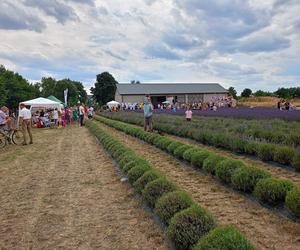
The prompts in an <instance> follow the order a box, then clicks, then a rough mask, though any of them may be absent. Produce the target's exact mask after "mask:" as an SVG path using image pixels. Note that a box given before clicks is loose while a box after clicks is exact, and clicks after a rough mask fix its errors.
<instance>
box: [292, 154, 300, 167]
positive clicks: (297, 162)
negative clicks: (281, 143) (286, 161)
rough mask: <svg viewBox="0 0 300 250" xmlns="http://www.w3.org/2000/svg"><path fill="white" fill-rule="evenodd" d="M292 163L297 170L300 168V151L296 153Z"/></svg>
mask: <svg viewBox="0 0 300 250" xmlns="http://www.w3.org/2000/svg"><path fill="white" fill-rule="evenodd" d="M292 165H293V167H294V168H296V170H298V171H299V170H300V152H298V153H295V155H294V157H293V163H292Z"/></svg>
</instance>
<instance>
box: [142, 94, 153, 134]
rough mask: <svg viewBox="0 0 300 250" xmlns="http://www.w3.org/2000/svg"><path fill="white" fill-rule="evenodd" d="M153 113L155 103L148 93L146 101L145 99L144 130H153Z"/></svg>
mask: <svg viewBox="0 0 300 250" xmlns="http://www.w3.org/2000/svg"><path fill="white" fill-rule="evenodd" d="M152 115H153V105H152V103H151V97H150V96H149V95H146V98H145V101H144V118H145V123H144V130H145V131H148V132H149V131H150V132H152V130H153V125H152Z"/></svg>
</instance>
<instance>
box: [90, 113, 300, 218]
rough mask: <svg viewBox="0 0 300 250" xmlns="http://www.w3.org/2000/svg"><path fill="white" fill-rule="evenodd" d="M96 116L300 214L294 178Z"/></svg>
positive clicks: (299, 190) (264, 200)
mask: <svg viewBox="0 0 300 250" xmlns="http://www.w3.org/2000/svg"><path fill="white" fill-rule="evenodd" d="M96 119H97V120H98V121H100V122H103V123H105V124H107V125H109V126H111V127H113V128H115V129H118V130H120V131H123V132H125V133H127V134H129V135H132V136H134V137H137V138H139V139H141V140H144V141H146V142H148V143H150V144H153V145H154V146H156V147H158V148H160V149H162V150H164V151H167V152H168V153H170V154H172V155H174V156H175V157H177V158H179V159H184V160H186V161H188V162H190V163H191V164H192V165H194V166H195V167H197V168H202V169H203V170H204V171H206V172H207V173H208V174H211V175H212V176H213V177H215V178H216V179H218V180H220V181H221V182H223V183H224V184H226V185H230V186H232V187H233V188H235V189H237V190H239V191H242V192H245V193H250V194H252V195H253V196H254V197H255V198H256V199H257V200H258V201H259V202H262V203H265V204H267V205H270V206H280V205H285V207H286V208H287V209H288V211H290V213H291V214H292V215H293V216H295V217H297V218H300V188H299V187H298V186H296V185H295V184H294V183H293V182H291V181H288V180H284V179H279V178H275V177H272V175H271V174H270V173H269V172H268V171H265V170H263V169H260V168H257V167H255V166H251V165H247V164H245V163H244V162H243V161H239V160H235V159H232V158H230V157H225V156H223V155H221V154H218V153H215V152H212V151H209V150H206V149H202V148H200V147H195V146H193V145H189V144H185V143H182V142H179V141H176V140H174V139H170V138H167V137H165V136H162V135H159V134H156V133H149V132H145V131H144V130H143V129H141V128H137V127H134V126H132V125H129V124H127V123H124V122H118V121H115V120H111V119H107V118H104V117H100V116H97V117H96Z"/></svg>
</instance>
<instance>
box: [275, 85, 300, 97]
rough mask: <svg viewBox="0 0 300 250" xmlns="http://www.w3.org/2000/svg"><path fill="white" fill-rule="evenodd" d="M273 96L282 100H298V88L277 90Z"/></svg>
mask: <svg viewBox="0 0 300 250" xmlns="http://www.w3.org/2000/svg"><path fill="white" fill-rule="evenodd" d="M274 94H275V95H277V96H278V97H279V98H284V99H291V98H300V88H299V87H296V88H279V89H278V90H277V91H275V93H274Z"/></svg>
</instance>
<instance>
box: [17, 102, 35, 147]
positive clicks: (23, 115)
mask: <svg viewBox="0 0 300 250" xmlns="http://www.w3.org/2000/svg"><path fill="white" fill-rule="evenodd" d="M20 109H21V110H20V113H19V119H20V120H19V125H20V127H22V133H23V145H27V141H26V133H28V135H29V139H30V141H29V144H32V143H33V140H32V133H31V112H30V110H29V109H27V108H26V107H25V104H24V103H21V104H20Z"/></svg>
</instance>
